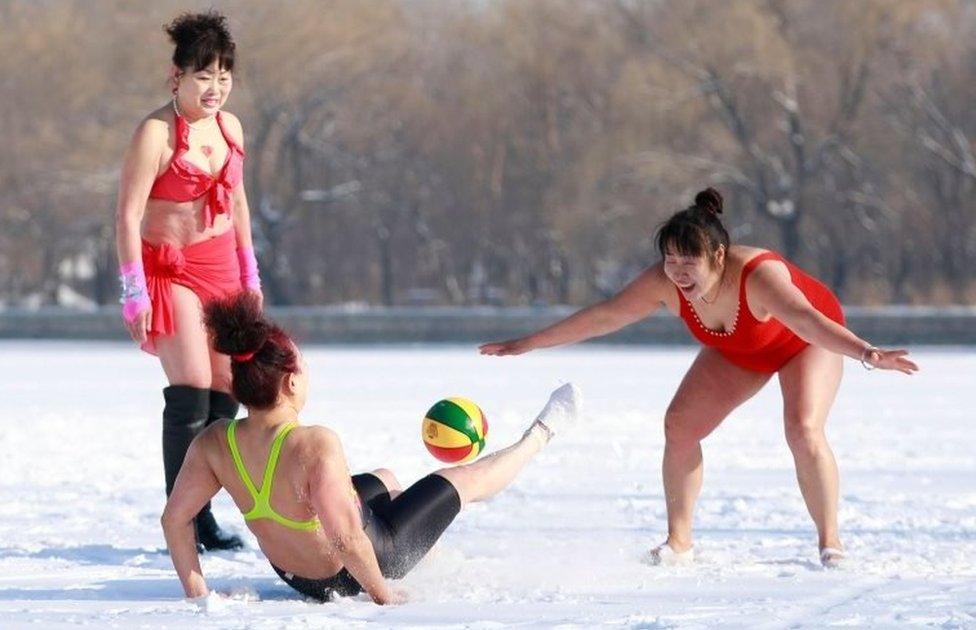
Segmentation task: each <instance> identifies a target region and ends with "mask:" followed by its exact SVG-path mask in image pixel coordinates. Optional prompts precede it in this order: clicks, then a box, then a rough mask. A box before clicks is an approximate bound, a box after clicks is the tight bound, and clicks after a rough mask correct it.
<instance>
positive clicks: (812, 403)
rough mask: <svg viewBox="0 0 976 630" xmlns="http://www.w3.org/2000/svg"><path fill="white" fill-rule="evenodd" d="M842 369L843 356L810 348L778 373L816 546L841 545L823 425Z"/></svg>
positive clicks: (834, 478)
mask: <svg viewBox="0 0 976 630" xmlns="http://www.w3.org/2000/svg"><path fill="white" fill-rule="evenodd" d="M843 372H844V363H843V358H842V357H841V356H840V355H838V354H834V353H833V352H830V351H829V350H825V349H823V348H818V347H816V346H810V347H808V348H807V349H806V350H804V351H803V352H801V353H800V354H798V355H797V356H796V357H794V358H793V359H792V360H791V361H790V362H789V363H787V364H786V365H785V366H783V368H782V369H781V370H780V372H779V382H780V387H781V389H782V391H783V419H784V424H785V429H786V441H787V443H788V444H789V446H790V451H791V452H792V453H793V461H794V463H795V464H796V478H797V481H798V482H799V484H800V492H801V494H802V495H803V500H804V502H805V503H806V506H807V511H808V512H809V513H810V516H811V518H813V522H814V523H815V524H816V526H817V538H818V542H819V545H820V548H821V549H823V548H824V547H832V548H835V549H841V548H842V547H841V542H840V534H839V531H838V526H837V510H838V503H839V495H840V482H839V475H838V472H837V461H836V460H835V459H834V453H833V451H832V450H831V449H830V444H828V443H827V436H826V433H825V432H824V427H825V426H826V424H827V416H828V415H829V413H830V408H831V407H832V406H833V404H834V400H835V398H836V397H837V390H838V389H839V387H840V381H841V377H842V376H843Z"/></svg>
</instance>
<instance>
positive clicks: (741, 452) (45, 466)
mask: <svg viewBox="0 0 976 630" xmlns="http://www.w3.org/2000/svg"><path fill="white" fill-rule="evenodd" d="M305 352H306V358H307V360H308V362H309V366H310V371H311V377H312V396H311V400H310V402H309V407H308V409H307V411H306V413H305V414H304V418H303V420H304V422H306V423H320V424H327V425H329V426H331V427H333V428H334V429H336V430H337V431H338V432H339V433H340V435H341V436H342V438H343V442H344V444H345V447H346V450H347V453H348V456H349V460H350V464H351V466H352V467H353V468H354V470H367V469H370V468H375V467H379V466H387V467H390V468H393V469H394V470H395V471H397V473H398V474H399V475H400V477H401V479H402V480H404V481H406V482H410V481H413V480H415V479H417V478H419V477H420V476H421V475H423V474H425V473H426V472H427V471H430V470H432V469H434V468H435V467H436V465H437V462H436V461H434V460H433V459H431V458H430V456H429V455H428V454H427V452H426V451H425V449H424V447H423V445H422V443H421V440H420V435H419V433H420V422H421V418H422V416H423V413H424V411H425V410H426V409H427V407H428V406H429V405H430V404H431V403H433V402H434V401H435V400H437V399H439V398H441V397H444V396H447V395H463V396H467V397H469V398H471V399H473V400H475V401H476V402H478V403H479V404H480V405H481V406H482V407H483V408H484V409H485V411H486V413H487V414H488V417H489V419H490V423H491V424H490V433H489V436H488V447H489V449H494V448H498V447H501V446H503V445H505V444H507V443H508V442H509V441H510V440H512V439H514V438H516V437H517V436H518V435H519V434H520V433H521V431H522V430H523V428H524V427H525V425H526V422H527V420H528V419H530V418H531V417H532V416H533V415H534V413H535V412H536V411H537V410H538V408H539V407H540V406H541V405H542V403H543V402H544V401H545V399H546V396H547V393H548V391H549V390H550V389H552V388H553V387H554V386H555V385H557V384H558V383H559V381H560V380H573V381H575V382H576V383H578V384H579V385H580V387H581V388H582V389H583V391H584V393H585V395H586V397H587V400H586V403H587V409H586V415H587V418H586V424H585V427H584V428H583V430H581V431H579V432H577V433H575V434H573V435H562V436H559V437H558V438H557V439H556V440H555V441H554V442H553V443H552V445H551V446H550V447H549V448H548V449H547V450H546V451H544V452H543V453H542V454H541V455H540V456H539V457H538V458H537V460H536V461H535V462H533V463H532V464H531V465H530V466H529V468H528V469H527V470H526V471H525V473H524V474H523V476H522V477H521V478H520V479H518V480H517V482H516V483H515V485H514V486H513V487H511V488H510V489H509V490H508V491H506V492H505V493H503V494H502V495H500V496H498V497H497V498H496V499H495V500H493V501H491V502H489V503H486V504H479V505H474V506H471V508H470V509H468V510H466V511H465V512H464V513H462V514H461V516H460V517H459V518H458V519H457V521H456V522H455V523H454V525H453V526H452V527H451V529H450V530H449V531H448V533H447V534H446V535H445V537H444V538H443V539H442V543H441V544H440V545H439V547H438V548H437V549H436V550H435V552H434V553H433V554H432V556H431V557H429V558H427V559H426V560H425V561H424V562H423V563H422V564H421V565H420V566H419V567H418V568H417V569H416V570H415V571H414V572H413V573H411V574H410V575H409V576H408V577H407V578H406V579H405V580H403V581H402V583H401V585H402V586H403V587H404V588H405V589H406V590H407V591H408V593H409V595H410V602H409V603H408V604H406V605H403V606H400V607H396V608H383V607H378V606H374V605H373V604H371V603H369V602H368V601H367V600H365V599H364V598H362V597H360V598H350V599H344V600H340V601H338V602H336V603H331V604H313V603H308V602H305V601H303V600H301V599H300V598H299V597H298V596H297V595H296V594H295V593H294V592H292V591H291V590H290V589H289V588H288V587H287V586H285V585H284V584H283V583H281V582H280V581H279V580H278V579H277V576H276V575H275V574H274V573H273V572H272V570H271V569H270V567H269V566H268V564H267V562H266V561H265V560H264V558H263V556H262V555H261V553H260V552H259V551H257V549H256V547H255V546H254V543H253V538H249V540H250V541H251V547H250V548H249V549H248V550H247V551H245V552H243V553H234V554H232V553H224V554H210V555H207V556H205V557H204V559H203V567H204V572H205V574H206V576H207V578H208V580H209V582H210V584H211V586H212V587H215V588H216V589H217V590H218V591H220V592H223V593H227V594H230V595H231V600H230V601H229V602H228V606H227V607H226V610H224V611H223V612H221V613H213V614H209V615H205V614H203V613H199V612H196V611H195V610H194V609H193V608H192V607H190V606H189V605H188V604H186V603H184V602H183V601H182V599H181V596H182V591H181V589H180V585H179V582H178V581H177V579H176V575H175V573H174V572H173V570H172V566H171V564H170V562H169V557H168V556H167V555H166V554H165V553H163V552H161V550H160V548H161V547H163V537H162V533H161V531H160V528H159V526H158V518H159V514H160V511H161V509H162V504H163V496H162V495H163V492H162V487H163V480H162V476H163V473H162V464H161V456H160V420H159V416H160V411H161V402H162V396H161V394H160V391H159V390H160V388H161V387H162V386H164V384H165V383H164V382H163V378H162V374H161V371H160V369H159V367H158V365H157V364H156V363H155V361H154V360H153V359H152V358H151V357H149V356H147V355H144V354H142V353H139V352H137V351H136V350H135V349H134V348H132V347H129V346H126V345H119V344H109V343H104V344H82V343H65V342H2V343H0V628H4V629H6V628H63V627H77V626H90V627H117V628H156V627H173V628H176V627H216V628H244V627H247V628H282V627H289V628H305V627H335V628H355V627H368V628H373V627H413V628H428V627H442V628H445V627H453V628H461V627H464V628H502V627H508V626H510V625H517V626H519V627H594V626H609V627H630V628H670V627H687V628H700V627H713V626H723V627H750V628H754V627H769V628H773V627H777V628H781V627H783V628H785V627H824V626H831V625H836V626H873V627H891V626H897V625H909V626H936V627H941V628H972V627H976V457H974V444H976V440H974V435H976V425H974V421H976V412H974V411H973V405H972V401H973V386H974V383H976V380H974V376H976V369H974V360H973V359H974V353H973V351H972V349H939V350H935V349H918V350H917V351H916V352H914V356H915V358H916V359H917V361H918V362H919V364H920V365H921V367H922V371H921V372H920V373H919V374H917V375H915V376H913V377H906V376H903V375H901V374H896V373H882V372H870V373H869V372H865V371H864V370H863V369H861V367H860V366H859V365H857V364H855V363H851V362H849V363H848V364H847V375H846V378H845V383H844V385H843V387H842V389H841V393H840V397H839V399H838V401H837V405H836V407H835V409H834V412H833V415H832V418H831V421H830V424H829V427H828V429H829V434H830V437H831V441H832V444H833V446H834V449H835V452H836V454H837V457H838V460H839V463H840V468H841V474H842V505H841V528H842V533H843V536H844V540H845V543H846V545H847V547H848V549H849V550H850V552H851V554H852V557H851V559H850V560H849V562H848V563H847V567H846V568H845V569H843V570H839V571H824V570H822V569H821V568H820V566H819V564H818V562H817V561H816V539H815V535H814V531H813V527H812V525H811V523H810V520H809V518H808V516H807V514H806V511H805V509H804V506H803V503H802V500H801V498H800V495H799V491H798V489H797V487H796V481H795V478H794V473H793V467H792V459H791V457H790V455H789V451H788V449H787V447H786V444H785V442H784V439H783V431H782V420H781V417H780V409H781V403H780V398H779V390H778V386H777V385H776V384H775V382H774V383H772V384H770V385H769V386H768V387H767V388H766V389H765V390H763V391H762V392H761V393H760V394H759V395H758V396H757V397H756V398H755V399H754V400H752V401H750V402H749V403H747V404H746V405H744V406H743V407H742V408H741V409H739V410H738V411H736V412H735V413H734V414H733V415H732V416H731V417H730V418H729V419H728V420H727V421H726V423H725V424H724V425H723V426H722V427H720V428H719V430H718V431H717V432H716V433H715V434H713V435H712V436H711V438H709V439H708V440H707V441H706V442H705V465H706V469H705V487H704V491H703V494H702V497H701V502H700V504H699V508H698V512H697V545H698V549H699V552H700V562H699V563H698V564H697V565H696V566H694V567H691V568H684V569H664V568H657V567H649V566H645V565H644V564H641V563H640V561H639V559H640V556H641V554H642V552H644V551H645V550H646V549H647V548H648V547H649V546H650V545H652V544H655V543H658V542H660V541H661V540H662V537H663V534H664V532H665V520H664V500H663V499H662V491H661V473H660V458H661V449H662V444H663V433H662V416H663V413H664V409H665V408H666V406H667V404H668V401H669V398H670V395H671V393H672V392H673V391H674V389H675V387H676V385H677V383H678V381H679V380H680V378H681V376H682V375H683V373H684V371H685V369H686V368H687V366H688V365H689V363H690V362H691V359H692V357H693V351H692V350H691V349H660V348H619V347H613V348H611V347H599V346H587V347H577V348H572V349H568V350H558V351H549V352H540V353H535V354H531V355H527V356H523V357H517V358H507V359H497V358H485V357H480V356H478V354H477V353H476V350H475V349H474V348H473V347H443V346H441V347H392V348H391V347H309V348H307V349H306V351H305ZM215 510H216V512H217V516H218V518H219V520H220V521H221V522H222V523H225V524H228V525H230V526H231V527H234V528H236V529H238V530H239V531H246V530H245V529H244V527H243V521H242V519H241V518H240V515H239V513H237V512H236V511H235V509H234V506H233V505H232V504H231V503H230V501H229V499H228V498H227V497H226V496H225V495H221V496H220V497H218V500H217V501H216V503H215ZM248 536H249V534H248Z"/></svg>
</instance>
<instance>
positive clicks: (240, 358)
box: [230, 352, 255, 363]
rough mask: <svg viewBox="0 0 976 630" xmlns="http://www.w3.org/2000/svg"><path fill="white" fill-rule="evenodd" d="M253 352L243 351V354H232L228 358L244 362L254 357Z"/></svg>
mask: <svg viewBox="0 0 976 630" xmlns="http://www.w3.org/2000/svg"><path fill="white" fill-rule="evenodd" d="M254 354H255V353H254V352H244V353H243V354H232V355H230V360H231V361H235V362H237V363H245V362H247V361H250V360H251V359H253V358H254Z"/></svg>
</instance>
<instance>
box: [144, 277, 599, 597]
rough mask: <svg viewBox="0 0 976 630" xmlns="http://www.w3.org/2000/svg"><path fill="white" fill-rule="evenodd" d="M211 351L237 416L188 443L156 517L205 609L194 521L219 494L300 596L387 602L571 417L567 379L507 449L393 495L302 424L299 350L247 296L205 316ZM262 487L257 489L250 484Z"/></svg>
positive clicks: (391, 479) (382, 477)
mask: <svg viewBox="0 0 976 630" xmlns="http://www.w3.org/2000/svg"><path fill="white" fill-rule="evenodd" d="M205 315H206V323H207V328H208V331H209V333H210V335H211V337H212V340H213V344H214V347H215V349H216V350H217V351H218V352H221V353H224V354H228V355H230V356H231V358H232V368H231V369H232V377H233V378H232V387H233V393H234V396H235V398H237V400H239V401H240V402H241V403H242V404H243V405H244V406H245V407H247V410H248V417H247V418H245V419H243V420H234V421H230V420H225V421H220V422H217V423H214V424H213V425H211V426H210V427H208V428H207V429H205V430H204V431H203V432H202V433H201V434H200V435H199V436H198V437H197V438H196V439H195V440H194V441H193V443H192V444H191V446H190V449H189V451H188V453H187V456H186V460H185V462H184V463H183V467H182V469H181V470H180V473H179V475H178V477H177V479H176V484H175V487H174V488H173V492H172V494H171V495H170V498H169V501H168V502H167V504H166V509H165V511H164V512H163V517H162V524H163V532H164V534H165V536H166V544H167V546H168V547H169V551H170V556H171V557H172V559H173V565H174V566H175V567H176V572H177V573H178V574H179V577H180V581H181V582H182V583H183V588H184V590H185V592H186V596H187V597H188V598H190V599H191V600H192V601H195V602H196V603H198V604H200V605H202V606H207V605H209V604H210V603H211V602H213V601H214V596H213V595H212V594H211V593H210V591H209V590H208V588H207V584H206V582H205V581H204V578H203V574H202V572H201V569H200V559H199V556H198V555H197V548H196V545H195V544H194V537H193V517H194V516H195V515H196V513H197V512H199V511H200V508H201V507H202V506H203V505H204V504H205V503H206V502H207V501H209V500H210V498H211V497H213V496H214V495H215V494H216V493H217V492H218V491H219V490H220V489H221V488H224V489H226V490H227V492H228V493H229V494H230V496H231V498H232V499H233V500H234V503H235V504H236V505H237V507H238V508H239V509H240V510H241V512H242V513H243V514H244V519H245V522H246V523H247V526H248V528H249V529H250V530H251V532H252V533H253V534H254V535H255V536H256V537H257V540H258V544H259V545H260V547H261V550H262V551H263V552H264V554H265V555H266V556H267V557H268V560H269V561H270V562H271V564H272V567H274V569H275V571H277V573H278V575H279V576H281V578H282V579H283V580H284V581H285V582H286V583H287V584H289V585H290V586H292V587H293V588H295V589H296V590H297V591H299V592H300V593H302V594H304V595H307V596H309V597H312V598H315V599H319V600H327V599H329V598H330V597H331V596H332V595H335V594H338V595H351V594H355V593H358V592H360V591H361V590H365V591H366V592H367V593H368V594H369V596H370V597H371V598H372V599H373V601H375V602H376V603H378V604H390V603H397V602H398V601H401V600H402V594H397V593H395V592H394V591H393V590H392V589H391V588H390V586H389V584H388V583H387V578H400V577H403V576H404V575H405V574H406V573H407V572H408V571H409V570H410V569H411V568H413V566H414V565H415V564H416V563H417V562H418V561H419V560H420V559H421V558H422V557H423V556H424V554H426V553H427V551H429V550H430V548H431V547H432V546H433V545H434V543H435V542H436V541H437V539H438V538H439V537H440V535H441V534H442V533H443V532H444V530H445V529H446V528H447V527H448V525H450V523H451V521H453V520H454V517H455V516H456V515H457V514H458V512H459V511H460V509H461V507H462V506H463V505H465V504H467V503H470V502H472V501H481V500H483V499H487V498H488V497H490V496H492V495H494V494H496V493H497V492H499V491H501V490H502V489H503V488H505V487H506V486H508V485H509V484H510V483H511V482H512V481H513V480H514V479H515V476H516V475H517V474H518V473H519V472H520V471H521V470H522V468H523V467H524V466H525V465H526V464H527V463H528V462H529V460H531V459H532V457H533V456H534V455H535V454H536V453H538V452H539V450H541V449H542V448H543V446H545V445H546V444H547V443H548V441H549V439H550V438H551V437H552V436H553V435H554V434H555V433H556V432H559V431H560V430H561V429H562V428H563V427H564V426H565V425H568V424H570V423H572V422H574V421H575V419H576V418H577V417H578V406H579V402H580V397H579V392H578V390H576V388H575V387H573V386H572V385H570V384H567V385H564V386H562V387H560V388H559V389H557V390H556V391H555V392H553V394H552V396H551V397H550V399H549V402H548V404H547V405H546V406H545V408H543V410H542V412H541V413H540V414H539V416H538V417H537V418H536V419H535V421H533V422H532V424H531V425H530V426H529V428H528V429H527V430H526V431H525V434H524V435H523V436H522V438H521V439H520V440H518V441H517V442H516V443H515V444H512V445H511V446H509V447H508V448H505V449H503V450H501V451H498V452H496V453H493V454H491V455H489V456H487V457H484V458H482V459H480V460H478V461H476V462H473V463H471V464H468V465H466V466H456V467H453V468H445V469H442V470H438V471H437V472H435V473H433V474H431V475H428V476H426V477H424V478H423V479H421V480H420V481H418V482H417V483H415V484H414V485H412V486H410V487H409V488H407V489H406V490H404V491H402V492H401V491H400V484H399V482H398V481H397V479H396V477H395V476H394V475H393V473H391V472H390V471H388V470H386V469H381V470H376V471H373V472H372V473H368V474H364V475H356V476H355V477H351V476H350V474H349V469H348V467H347V465H346V458H345V455H344V453H343V449H342V445H341V443H340V442H339V437H338V436H337V435H336V433H335V432H334V431H332V430H331V429H328V428H325V427H322V426H310V427H305V426H302V425H301V424H300V423H299V413H300V412H301V410H302V408H303V407H304V406H305V400H306V396H307V390H308V370H307V366H306V365H305V362H304V360H303V359H302V357H301V354H300V353H299V351H298V348H297V347H296V346H295V344H294V343H293V342H292V341H291V339H290V338H289V337H288V335H287V334H286V333H285V332H284V331H283V330H282V329H281V328H279V327H278V326H277V325H275V324H274V323H273V322H271V321H270V320H268V319H266V318H265V317H264V316H263V315H262V314H261V311H260V307H259V304H258V299H257V297H256V296H253V295H251V294H248V293H242V294H241V295H239V296H237V297H235V298H233V299H231V300H230V301H226V302H215V303H212V304H211V305H209V306H208V307H207V308H206V311H205ZM258 479H260V480H261V485H260V486H257V485H256V483H255V480H258Z"/></svg>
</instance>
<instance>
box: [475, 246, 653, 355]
mask: <svg viewBox="0 0 976 630" xmlns="http://www.w3.org/2000/svg"><path fill="white" fill-rule="evenodd" d="M667 282H668V280H667V278H665V276H664V272H663V270H662V268H661V265H655V266H654V267H651V268H650V269H646V270H644V271H643V272H641V274H640V275H639V276H637V278H636V279H634V280H633V281H632V282H631V283H630V284H628V285H627V286H626V287H624V288H623V289H622V290H621V291H620V292H619V293H617V294H616V295H614V296H613V297H611V298H608V299H606V300H604V301H602V302H598V303H597V304H594V305H593V306H589V307H587V308H584V309H583V310H580V311H577V312H576V313H573V314H572V315H570V316H569V317H567V318H565V319H563V320H561V321H558V322H556V323H555V324H553V325H551V326H548V327H547V328H543V329H542V330H540V331H538V332H534V333H532V334H531V335H527V336H525V337H520V338H519V339H511V340H509V341H502V342H495V343H486V344H483V345H482V346H481V347H480V348H479V349H480V350H481V354H490V355H494V356H506V355H512V354H522V353H523V352H528V351H530V350H537V349H539V348H551V347H553V346H562V345H566V344H571V343H577V342H580V341H584V340H586V339H590V338H592V337H600V336H602V335H607V334H610V333H612V332H614V331H617V330H620V329H621V328H623V327H624V326H627V325H630V324H633V323H634V322H636V321H639V320H641V319H644V318H645V317H647V316H648V315H650V314H651V313H653V312H654V311H656V310H657V309H658V307H659V306H660V305H661V303H662V302H663V301H664V292H665V291H666V290H667Z"/></svg>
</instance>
